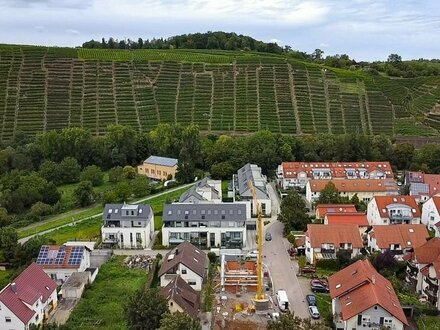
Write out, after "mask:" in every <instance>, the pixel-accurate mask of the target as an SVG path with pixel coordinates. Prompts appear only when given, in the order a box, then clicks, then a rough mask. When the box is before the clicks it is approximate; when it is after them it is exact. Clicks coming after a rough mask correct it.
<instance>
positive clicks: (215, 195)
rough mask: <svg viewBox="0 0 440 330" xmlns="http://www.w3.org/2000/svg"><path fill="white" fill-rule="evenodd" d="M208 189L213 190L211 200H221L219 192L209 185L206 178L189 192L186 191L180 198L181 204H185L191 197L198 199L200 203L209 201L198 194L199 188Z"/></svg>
mask: <svg viewBox="0 0 440 330" xmlns="http://www.w3.org/2000/svg"><path fill="white" fill-rule="evenodd" d="M205 187H208V188H210V189H211V199H219V198H220V195H219V192H218V191H217V190H216V189H215V188H214V187H212V186H210V185H209V184H208V178H204V179H202V180H200V181H199V182H197V183H196V184H195V185H193V186H192V187H191V188H189V189H188V190H187V191H185V192H184V193H183V194H182V195H181V196H180V198H179V202H180V203H184V202H185V201H187V200H188V198H190V197H191V196H192V197H194V198H196V199H197V200H199V201H206V200H207V199H206V198H205V197H203V196H201V195H200V194H199V193H198V192H197V188H205Z"/></svg>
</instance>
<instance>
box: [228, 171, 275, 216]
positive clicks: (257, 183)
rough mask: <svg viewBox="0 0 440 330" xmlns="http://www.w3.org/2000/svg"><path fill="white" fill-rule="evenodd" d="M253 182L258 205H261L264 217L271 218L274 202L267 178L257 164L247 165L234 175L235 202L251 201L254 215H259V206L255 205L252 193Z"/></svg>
mask: <svg viewBox="0 0 440 330" xmlns="http://www.w3.org/2000/svg"><path fill="white" fill-rule="evenodd" d="M249 181H252V183H253V185H254V187H255V190H256V193H257V200H258V203H260V205H261V210H262V212H263V215H266V216H270V215H271V212H272V200H271V199H270V195H269V192H268V190H267V178H266V176H265V175H263V173H262V171H261V167H258V166H257V165H255V164H249V163H248V164H246V165H244V166H243V167H242V168H240V169H239V170H238V171H237V174H234V176H233V180H232V184H233V191H234V202H235V201H249V202H250V203H251V210H252V215H256V214H257V206H256V205H254V202H253V195H252V191H251V189H250V186H249Z"/></svg>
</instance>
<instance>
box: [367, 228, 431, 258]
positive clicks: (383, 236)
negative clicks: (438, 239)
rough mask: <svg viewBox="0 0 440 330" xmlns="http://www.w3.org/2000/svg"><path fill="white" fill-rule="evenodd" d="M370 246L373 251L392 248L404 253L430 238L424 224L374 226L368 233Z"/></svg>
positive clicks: (391, 249) (397, 252) (397, 253)
mask: <svg viewBox="0 0 440 330" xmlns="http://www.w3.org/2000/svg"><path fill="white" fill-rule="evenodd" d="M367 238H368V247H369V248H370V249H371V250H372V251H382V252H385V251H387V250H390V251H392V252H394V254H395V255H403V254H405V253H406V252H408V251H409V250H412V249H415V248H417V247H419V246H421V245H423V244H425V243H426V240H427V239H428V238H429V234H428V231H427V230H426V227H425V226H424V225H421V224H418V225H393V226H381V225H378V226H373V227H372V228H371V230H370V231H369V232H368V234H367Z"/></svg>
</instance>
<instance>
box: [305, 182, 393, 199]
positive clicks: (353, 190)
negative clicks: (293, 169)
mask: <svg viewBox="0 0 440 330" xmlns="http://www.w3.org/2000/svg"><path fill="white" fill-rule="evenodd" d="M329 182H333V184H334V185H335V187H336V189H337V190H338V191H339V195H340V196H341V197H348V198H352V197H353V196H354V195H357V197H358V198H359V200H360V201H363V202H365V203H368V202H369V201H370V200H371V199H372V198H373V197H375V196H388V195H398V194H399V187H398V186H397V184H396V182H395V181H394V180H393V179H382V180H378V179H335V180H333V179H332V180H326V179H311V180H309V181H307V184H306V199H307V201H308V202H309V203H314V202H316V201H317V200H318V199H319V196H320V194H321V191H322V190H323V189H324V188H325V186H326V185H327V184H328V183H329Z"/></svg>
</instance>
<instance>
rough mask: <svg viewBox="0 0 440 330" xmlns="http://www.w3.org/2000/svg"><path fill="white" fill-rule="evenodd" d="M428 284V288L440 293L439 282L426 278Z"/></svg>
mask: <svg viewBox="0 0 440 330" xmlns="http://www.w3.org/2000/svg"><path fill="white" fill-rule="evenodd" d="M424 279H425V282H426V284H428V288H429V289H431V290H434V291H438V282H437V280H434V279H432V278H430V277H429V276H426V277H425V278H424Z"/></svg>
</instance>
